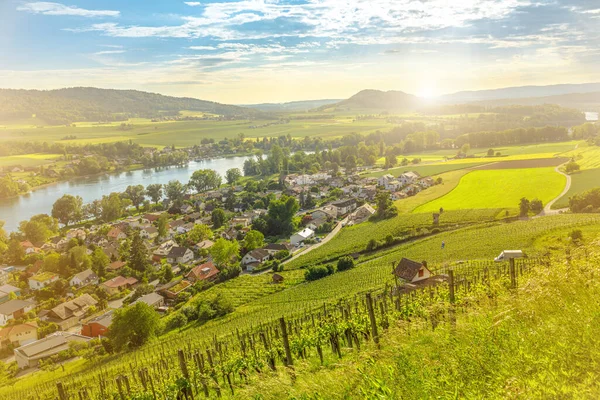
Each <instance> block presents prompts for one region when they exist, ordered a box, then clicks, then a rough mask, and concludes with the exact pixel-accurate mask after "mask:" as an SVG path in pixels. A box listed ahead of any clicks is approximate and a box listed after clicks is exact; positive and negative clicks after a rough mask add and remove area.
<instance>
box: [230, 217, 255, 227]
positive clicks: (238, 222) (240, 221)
mask: <svg viewBox="0 0 600 400" xmlns="http://www.w3.org/2000/svg"><path fill="white" fill-rule="evenodd" d="M251 223H252V221H250V219H249V218H244V217H238V218H232V219H231V225H233V226H236V225H241V226H242V227H246V226H249V225H250V224H251Z"/></svg>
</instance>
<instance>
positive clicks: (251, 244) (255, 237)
mask: <svg viewBox="0 0 600 400" xmlns="http://www.w3.org/2000/svg"><path fill="white" fill-rule="evenodd" d="M264 244H265V235H263V234H262V233H260V232H259V231H255V230H250V231H248V233H246V237H245V238H244V249H246V251H252V250H254V249H258V248H260V247H263V245H264Z"/></svg>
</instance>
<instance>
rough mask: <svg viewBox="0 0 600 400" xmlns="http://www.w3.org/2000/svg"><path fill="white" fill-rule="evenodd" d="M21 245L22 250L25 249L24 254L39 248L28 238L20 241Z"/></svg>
mask: <svg viewBox="0 0 600 400" xmlns="http://www.w3.org/2000/svg"><path fill="white" fill-rule="evenodd" d="M21 247H22V248H23V250H25V254H32V253H35V252H37V251H38V250H39V249H38V248H37V247H35V246H34V245H33V243H31V242H30V241H29V240H25V241H23V242H21Z"/></svg>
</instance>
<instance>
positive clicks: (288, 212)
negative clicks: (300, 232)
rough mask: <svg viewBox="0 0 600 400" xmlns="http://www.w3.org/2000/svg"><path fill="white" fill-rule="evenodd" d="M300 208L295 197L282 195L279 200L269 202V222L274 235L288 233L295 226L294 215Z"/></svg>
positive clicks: (271, 232)
mask: <svg viewBox="0 0 600 400" xmlns="http://www.w3.org/2000/svg"><path fill="white" fill-rule="evenodd" d="M299 209H300V204H298V200H296V198H295V197H290V196H285V195H284V196H281V198H280V199H279V200H273V201H271V202H270V203H269V210H268V213H267V217H268V219H267V224H268V226H269V233H270V234H272V235H281V234H288V233H290V232H292V231H293V230H294V228H295V226H294V222H293V220H294V216H295V215H296V213H297V212H298V210H299Z"/></svg>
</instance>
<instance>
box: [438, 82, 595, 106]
mask: <svg viewBox="0 0 600 400" xmlns="http://www.w3.org/2000/svg"><path fill="white" fill-rule="evenodd" d="M598 91H600V83H582V84H562V85H547V86H517V87H507V88H500V89H490V90H473V91H461V92H456V93H452V94H447V95H444V96H441V97H439V98H438V101H440V102H444V103H469V102H476V101H490V100H500V99H507V100H509V101H512V103H504V104H521V103H514V100H515V99H526V98H532V97H538V98H539V97H548V96H560V95H572V94H583V93H591V92H598ZM524 104H526V103H524ZM535 104H539V103H535ZM542 104H543V103H542Z"/></svg>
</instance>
